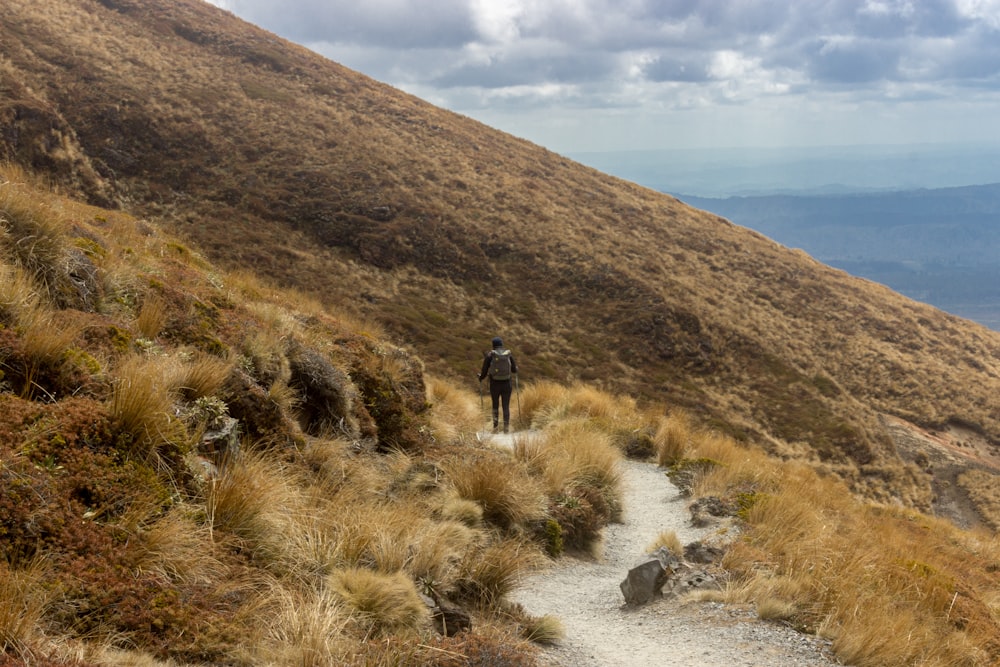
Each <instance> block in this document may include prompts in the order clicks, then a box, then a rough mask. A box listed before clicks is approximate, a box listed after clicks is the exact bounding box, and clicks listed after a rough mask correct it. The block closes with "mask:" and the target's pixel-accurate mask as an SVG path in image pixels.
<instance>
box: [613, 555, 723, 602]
mask: <svg viewBox="0 0 1000 667" xmlns="http://www.w3.org/2000/svg"><path fill="white" fill-rule="evenodd" d="M686 551H687V549H685V552H686ZM619 587H620V588H621V591H622V595H624V596H625V604H626V605H629V606H639V605H644V604H647V603H648V602H651V601H652V600H654V599H656V598H662V597H664V596H668V597H673V596H677V595H682V594H684V593H686V592H688V591H693V590H696V589H708V588H718V584H717V583H716V580H715V577H713V576H712V574H711V573H709V572H708V571H706V570H704V569H696V568H693V567H691V566H690V565H689V564H687V563H685V562H683V561H681V560H680V559H679V558H677V557H676V556H674V554H673V553H671V551H670V550H669V549H667V548H666V547H660V548H659V549H657V550H656V551H654V552H652V553H651V554H647V556H646V557H645V558H644V559H643V561H642V562H641V563H639V564H638V565H636V566H635V567H633V568H632V569H631V570H629V571H628V574H627V575H626V576H625V580H624V581H622V583H621V584H620V586H619Z"/></svg>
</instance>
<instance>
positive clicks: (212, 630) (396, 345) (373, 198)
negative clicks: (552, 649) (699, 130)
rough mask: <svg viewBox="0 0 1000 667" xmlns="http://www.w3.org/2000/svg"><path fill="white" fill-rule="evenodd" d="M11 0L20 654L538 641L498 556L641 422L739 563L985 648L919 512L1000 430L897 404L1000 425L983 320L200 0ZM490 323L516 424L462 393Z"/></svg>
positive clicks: (235, 658)
mask: <svg viewBox="0 0 1000 667" xmlns="http://www.w3.org/2000/svg"><path fill="white" fill-rule="evenodd" d="M4 11H5V20H4V21H3V22H0V158H4V159H7V160H9V161H10V163H9V164H7V165H5V166H4V168H3V170H2V174H0V488H2V490H3V493H2V495H0V547H2V550H3V552H4V556H5V558H3V559H0V647H2V648H3V655H4V658H5V663H4V664H8V663H9V664H14V665H16V664H32V665H49V664H52V665H90V664H108V665H112V664H150V665H157V664H190V663H220V662H222V663H226V664H248V665H249V664H261V662H262V661H263V662H265V663H268V664H298V663H301V664H314V665H325V664H359V665H361V664H363V665H373V666H375V665H383V664H385V665H388V664H394V665H441V666H446V665H447V666H449V667H450V666H451V665H461V664H469V663H472V664H497V665H520V664H531V663H532V655H533V651H534V649H533V648H532V644H531V643H529V642H527V641H525V640H524V638H525V637H528V638H531V639H533V640H534V641H535V642H541V643H544V642H546V641H551V640H552V639H553V638H555V637H556V636H558V627H557V624H555V623H554V622H553V621H552V620H551V619H531V618H525V617H524V615H523V613H522V612H520V611H519V610H518V609H516V608H511V607H510V606H509V605H508V604H507V603H506V602H505V599H504V596H505V594H506V593H507V592H508V591H509V590H510V587H511V586H512V585H514V583H515V582H516V581H517V578H518V576H519V574H520V573H522V572H523V571H524V570H525V569H526V568H530V567H532V566H533V565H534V564H535V563H537V562H538V559H540V558H545V557H557V556H558V555H559V554H560V553H562V552H563V551H564V550H573V551H580V552H586V551H587V550H588V549H589V548H590V547H591V546H593V544H594V543H595V540H597V539H599V530H600V527H601V526H602V525H604V523H606V522H607V521H611V520H614V518H615V517H616V516H617V514H618V512H619V511H620V502H621V501H620V494H619V492H618V488H617V485H618V467H617V462H618V460H619V457H620V456H621V455H625V456H632V457H638V458H650V459H652V460H656V461H657V462H658V463H659V464H660V465H661V466H663V467H665V468H667V469H669V470H670V473H671V475H672V477H673V478H674V479H675V481H676V482H677V483H679V484H680V485H682V486H683V487H684V488H686V489H689V490H690V492H691V493H692V494H694V495H696V496H713V497H716V498H718V499H719V502H720V504H721V506H723V507H726V508H729V511H730V512H731V514H732V515H733V525H732V527H731V528H730V531H731V532H730V533H728V534H726V535H720V538H728V539H731V540H732V542H731V544H730V545H729V548H728V551H727V554H726V556H725V558H724V560H723V563H722V565H723V566H724V567H725V569H726V572H728V573H729V586H728V588H727V589H726V591H725V596H726V599H728V600H731V601H736V602H748V601H749V602H752V603H754V604H755V605H756V607H757V611H758V614H760V615H761V616H762V617H765V618H771V619H779V620H782V621H785V622H789V623H793V624H795V626H796V627H799V628H801V629H803V630H804V631H809V632H819V633H822V634H825V635H828V636H830V637H832V638H833V639H834V642H835V648H836V650H837V652H838V655H840V656H841V657H842V658H843V659H844V660H845V661H846V662H850V663H853V664H859V665H910V664H934V665H979V664H982V665H986V664H994V663H996V662H997V661H1000V649H998V647H997V644H996V639H995V638H996V637H997V636H998V635H1000V633H998V628H997V627H996V622H997V621H996V619H997V617H998V613H1000V602H998V600H1000V590H998V581H997V574H996V573H997V572H998V571H1000V561H998V559H997V555H998V547H997V544H996V539H995V537H994V536H993V535H988V534H978V533H969V532H962V531H960V530H958V529H957V528H955V527H954V526H951V525H949V524H944V523H941V522H939V521H937V520H935V519H933V518H929V517H928V516H925V515H923V514H920V513H918V512H916V511H914V510H921V511H927V510H932V509H934V508H935V507H936V504H935V503H936V500H937V494H936V490H940V489H941V488H942V487H941V485H942V484H943V483H949V488H950V489H951V490H952V491H953V492H955V491H956V490H957V491H958V492H961V493H962V494H964V497H965V498H966V499H967V500H969V501H970V502H971V503H972V506H973V507H974V512H973V513H972V514H971V516H976V517H977V518H978V519H980V520H981V521H982V523H984V524H986V525H987V526H990V527H992V528H995V527H996V526H997V525H1000V503H998V502H997V500H996V493H995V491H994V490H993V489H994V487H995V486H996V470H995V469H994V467H993V466H990V465H981V464H979V463H977V465H976V466H975V467H974V468H970V470H969V472H968V473H967V474H965V475H955V480H954V481H957V483H955V484H951V482H952V481H953V480H952V479H950V478H949V479H936V478H935V475H937V474H939V473H938V467H936V466H933V465H928V464H927V460H926V459H925V458H924V457H922V456H921V454H920V452H919V451H916V452H912V451H910V450H906V451H904V450H903V449H902V448H900V447H899V443H898V442H894V441H893V439H892V437H894V436H893V435H892V433H890V431H888V430H887V429H886V428H885V427H884V425H883V422H882V421H881V420H880V414H882V413H886V414H891V415H894V416H895V417H897V418H901V419H904V420H908V421H909V422H912V423H913V424H919V425H921V426H923V427H926V428H928V429H930V430H931V431H937V432H940V433H945V432H946V429H947V427H949V426H951V427H960V428H961V430H962V431H963V432H967V433H971V434H973V435H974V436H975V437H976V438H978V439H979V440H981V442H982V443H983V447H984V448H985V449H987V450H992V449H995V447H996V444H997V443H998V442H1000V414H998V413H997V412H996V410H995V399H996V396H997V393H998V390H1000V370H998V368H1000V366H998V365H1000V338H998V335H997V334H996V333H993V332H989V331H986V330H984V329H982V328H980V327H977V326H975V325H972V324H970V323H966V322H963V321H960V320H958V319H956V318H952V317H949V316H946V315H944V314H942V313H940V312H937V311H935V310H933V309H931V308H929V307H925V306H922V305H920V304H916V303H913V302H911V301H908V300H906V299H904V298H902V297H900V296H898V295H896V294H893V293H891V292H889V291H888V290H885V289H883V288H881V287H880V286H877V285H874V284H870V283H866V282H864V281H858V280H853V279H850V278H848V277H846V276H845V275H843V274H841V273H839V272H836V271H833V270H831V269H829V268H827V267H823V266H820V265H818V264H817V263H815V262H813V261H812V260H810V259H809V258H808V257H805V256H803V255H802V254H801V253H796V252H793V251H789V250H787V249H785V248H781V247H779V246H777V245H776V244H774V243H771V242H770V241H768V240H767V239H764V238H762V237H760V236H758V235H756V234H753V233H751V232H748V231H747V230H743V229H739V228H736V227H734V226H732V225H730V224H728V223H726V222H725V221H722V220H719V219H717V218H714V217H712V216H709V215H707V214H704V213H701V212H698V211H694V210H691V209H689V208H687V207H685V206H683V205H682V204H680V203H679V202H676V201H675V200H673V199H672V198H670V197H666V196H663V195H660V194H657V193H653V192H650V191H646V190H643V189H641V188H638V187H636V186H633V185H631V184H628V183H623V182H621V181H618V180H616V179H613V178H610V177H607V176H604V175H602V174H599V173H596V172H594V171H592V170H589V169H586V168H584V167H582V166H580V165H576V164H573V163H571V162H570V161H568V160H565V159H563V158H561V157H560V156H557V155H554V154H552V153H550V152H548V151H545V150H544V149H541V148H539V147H536V146H531V145H529V144H527V143H525V142H521V141H518V140H515V139H513V138H511V137H509V136H506V135H503V134H502V133H498V132H494V131H492V130H489V129H488V128H485V127H483V126H481V125H479V124H477V123H475V122H472V121H470V120H469V119H466V118H462V117H458V116H455V115H454V114H450V113H448V112H444V111H442V110H440V109H435V108H433V107H430V106H429V105H426V104H424V103H422V102H420V101H419V100H416V99H415V98H412V97H409V96H407V95H404V94H402V93H399V92H398V91H395V90H392V89H390V88H388V87H385V86H381V85H379V84H377V83H375V82H373V81H371V80H369V79H367V78H365V77H363V76H361V75H358V74H357V73H354V72H350V71H348V70H346V69H344V68H341V67H339V66H338V65H336V64H334V63H330V62H327V61H324V60H322V59H320V58H318V57H316V56H315V55H314V54H311V53H309V52H307V51H305V50H304V49H301V48H299V47H295V46H292V45H289V44H287V43H285V42H283V41H281V40H279V39H277V38H275V37H274V36H273V35H269V34H267V33H264V32H262V31H259V30H257V29H255V28H253V27H252V26H248V25H246V24H244V23H242V22H240V21H238V20H237V19H235V17H232V16H231V15H228V14H225V13H224V12H220V11H218V10H217V9H215V8H213V7H210V6H209V5H207V4H206V3H201V2H197V1H194V0H171V1H169V2H160V3H148V2H140V1H139V0H101V2H91V0H68V1H67V0H59V1H56V0H41V1H38V0H9V1H8V2H7V3H6V4H5V9H4ZM14 165H23V166H26V167H29V168H30V169H31V171H30V172H29V171H26V170H24V169H22V168H20V167H17V166H14ZM35 173H38V174H43V175H44V176H45V178H46V179H49V180H51V182H52V183H53V185H54V187H56V188H58V189H59V190H60V191H61V192H63V193H72V194H75V195H79V196H81V197H83V198H86V199H87V200H88V201H90V202H91V203H92V204H100V205H102V206H106V207H108V208H100V209H99V208H90V207H88V206H84V205H82V204H79V203H76V202H74V201H72V200H70V199H65V198H62V197H57V196H53V195H52V194H50V193H49V192H48V190H47V188H46V186H45V184H44V183H42V180H41V179H40V178H38V177H36V176H34V174H35ZM113 209H117V210H113ZM123 210H128V211H131V212H132V213H133V214H139V215H140V216H145V217H146V219H136V218H134V217H130V216H129V215H126V214H125V213H123V212H121V211H123ZM149 220H153V221H155V222H150V221H149ZM165 229H166V230H169V231H172V232H174V233H176V234H177V237H172V236H169V235H168V234H167V233H165V231H164V230H165ZM178 237H183V238H184V239H186V240H184V241H180V240H178ZM237 238H238V239H241V241H240V242H239V243H234V242H233V240H234V239H237ZM195 243H196V244H197V247H198V248H199V249H200V250H201V251H202V252H205V253H207V254H208V256H209V257H211V258H212V260H213V262H209V260H208V259H206V258H205V257H203V256H202V255H201V254H199V252H198V251H195V250H193V249H192V248H193V247H194V246H193V244H195ZM220 267H222V268H220ZM272 281H273V283H272ZM275 285H282V286H284V287H282V288H279V287H276V286H275ZM501 326H503V331H501V333H503V335H504V336H505V338H507V339H508V340H509V341H516V348H515V351H516V353H517V354H518V355H519V363H520V364H521V367H522V378H524V379H525V380H527V379H531V380H532V381H531V382H525V384H524V386H523V387H522V391H521V392H520V396H519V398H520V405H519V410H518V412H519V418H520V424H519V425H520V426H521V427H523V428H526V427H529V426H530V427H532V428H534V429H537V430H540V431H541V432H542V434H543V435H542V437H540V438H538V439H530V440H529V439H521V440H520V441H519V442H518V444H517V447H516V448H515V450H514V451H513V452H500V451H496V450H494V449H491V448H489V447H485V446H483V445H482V444H480V443H479V442H478V441H477V440H476V439H475V437H474V433H475V430H476V428H477V426H478V425H479V424H481V423H482V421H483V414H482V413H481V412H480V410H479V400H478V397H476V396H474V395H472V394H470V393H469V386H470V385H471V382H469V381H468V378H470V377H471V374H472V372H474V371H476V370H478V363H479V359H480V356H479V355H480V354H481V350H480V349H479V348H480V347H481V346H483V345H484V344H485V342H486V341H488V340H489V338H490V337H491V336H492V335H494V334H495V333H497V332H498V331H500V327H501ZM401 343H402V344H403V345H405V347H400V344H401ZM414 351H416V352H417V354H414V353H413V352H414ZM425 363H426V364H427V368H425V367H424V364H425ZM426 371H431V372H429V373H427V372H426ZM457 378H464V379H465V380H464V381H463V382H459V380H457ZM626 396H635V397H637V398H636V399H631V398H626ZM647 404H651V405H658V404H669V406H670V409H669V411H668V412H665V411H664V410H662V409H654V408H648V409H647V408H646V407H641V406H645V405H647ZM758 448H759V449H758ZM955 451H957V452H958V453H959V454H963V452H962V450H961V447H959V448H958V449H956V450H955ZM764 452H767V454H765V453H764ZM903 454H905V455H906V458H904V457H903V456H902V455H903ZM769 456H775V457H776V458H769ZM871 501H875V502H876V503H878V504H877V505H870V504H867V503H869V502H871ZM904 508H908V509H904ZM650 540H651V541H652V540H657V543H658V544H664V545H668V546H670V547H671V548H676V547H677V545H676V544H675V543H674V541H673V540H671V538H670V536H669V535H665V536H659V537H657V536H650ZM419 594H423V595H426V596H430V597H431V598H433V599H435V600H437V601H438V602H439V603H444V604H453V605H455V606H457V607H459V608H460V609H462V610H464V611H465V612H467V613H469V614H470V615H471V616H472V619H473V630H472V631H471V632H463V633H461V634H458V635H454V636H439V635H438V634H437V633H436V632H435V630H433V629H432V628H433V627H437V622H436V621H435V620H433V619H432V620H428V612H427V610H426V609H425V608H422V607H420V606H419V605H417V604H416V602H415V600H417V599H422V598H419V597H415V596H419ZM886 619H891V626H889V625H888V621H887V620H886ZM374 638H377V641H372V640H373V639H374ZM415 640H416V641H415ZM477 660H478V661H479V662H478V663H476V661H477Z"/></svg>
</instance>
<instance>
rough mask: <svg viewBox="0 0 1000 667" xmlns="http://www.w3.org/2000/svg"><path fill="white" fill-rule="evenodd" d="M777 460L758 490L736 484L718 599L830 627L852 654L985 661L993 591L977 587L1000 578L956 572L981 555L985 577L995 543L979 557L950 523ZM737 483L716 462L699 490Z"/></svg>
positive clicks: (992, 627)
mask: <svg viewBox="0 0 1000 667" xmlns="http://www.w3.org/2000/svg"><path fill="white" fill-rule="evenodd" d="M775 465H776V466H777V467H779V468H780V470H779V471H778V472H777V473H776V474H771V475H765V476H763V477H764V478H766V480H767V485H766V488H765V489H763V490H762V489H761V487H758V488H757V489H756V490H754V491H752V492H748V493H744V495H743V498H742V507H743V510H742V511H741V516H743V517H744V518H745V519H746V522H747V528H746V532H745V534H744V536H743V539H741V540H739V541H737V542H735V543H734V544H733V545H732V546H731V547H730V549H729V551H728V553H727V554H726V556H725V558H724V559H723V563H722V564H723V566H724V567H725V568H726V569H727V570H729V571H730V572H731V573H733V575H734V576H735V579H734V580H733V582H732V583H731V585H730V587H729V588H727V590H726V594H725V597H726V599H728V600H729V601H735V602H753V603H754V604H755V605H756V606H757V610H758V614H759V615H760V616H761V617H762V618H771V619H780V620H785V621H788V622H792V623H793V624H796V625H801V626H804V627H807V628H810V629H811V630H812V631H813V632H820V633H822V634H824V635H826V636H828V637H831V638H832V639H833V641H834V650H835V652H836V654H837V656H838V657H839V658H841V659H843V660H845V661H846V662H848V663H849V664H859V665H875V664H878V665H910V664H949V665H958V664H980V663H981V661H982V660H983V659H984V656H985V653H984V652H983V650H982V648H981V647H983V646H984V642H987V643H988V641H987V637H989V636H991V633H993V632H995V631H996V621H995V611H994V610H993V609H992V608H990V607H989V603H988V599H992V600H995V599H996V598H995V597H983V598H982V599H980V598H981V596H984V595H986V596H988V595H990V594H992V595H995V591H998V590H1000V582H998V581H993V583H992V585H991V586H988V587H987V588H986V589H985V590H984V589H979V590H976V588H975V587H976V586H977V584H974V583H972V582H971V581H969V582H963V581H962V579H961V576H962V575H959V574H958V572H959V571H961V570H966V571H967V572H970V573H971V572H973V571H975V569H974V568H972V569H968V568H969V566H970V565H971V564H972V563H974V562H978V563H980V565H979V566H978V567H980V568H983V569H982V570H981V571H980V572H981V573H980V574H978V575H974V576H975V577H976V579H977V580H978V581H980V582H984V581H985V580H984V579H982V577H983V576H984V574H985V572H986V571H988V568H989V567H990V565H989V563H990V562H995V561H991V560H990V558H992V557H994V556H995V554H992V556H987V558H986V559H985V560H984V558H983V555H984V554H981V553H977V552H978V551H980V550H981V546H979V545H978V543H977V542H975V541H967V540H968V538H967V537H961V536H960V532H959V531H958V530H957V529H955V528H954V527H953V526H951V525H950V524H946V523H945V522H942V521H938V520H933V519H929V518H927V517H920V516H919V515H916V514H914V513H898V514H897V513H895V512H893V511H886V510H882V509H879V508H875V507H871V506H866V505H864V504H863V503H861V502H860V501H858V500H856V499H855V498H854V497H853V496H852V495H851V494H850V493H849V491H848V490H847V489H846V487H845V486H844V485H843V484H842V483H841V482H839V481H837V480H835V479H832V478H823V477H819V476H818V475H817V474H816V473H815V472H814V471H812V470H811V469H809V468H807V467H805V466H802V465H795V464H775ZM713 475H716V476H715V477H714V478H713V477H712V476H713ZM745 482H746V477H739V476H736V477H733V476H729V477H726V476H724V475H722V476H719V475H718V469H717V470H715V471H713V472H712V473H709V475H707V476H706V478H705V479H703V480H702V481H701V486H700V491H701V492H702V493H707V492H709V491H710V489H709V487H714V491H715V492H719V491H721V490H722V485H735V487H731V488H734V489H747V488H752V487H748V486H747V485H746V483H745ZM960 563H963V565H961V566H960V565H959V564H960ZM966 576H970V575H966ZM988 578H989V577H987V579H988ZM977 647H979V648H977Z"/></svg>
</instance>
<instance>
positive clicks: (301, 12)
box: [229, 0, 476, 49]
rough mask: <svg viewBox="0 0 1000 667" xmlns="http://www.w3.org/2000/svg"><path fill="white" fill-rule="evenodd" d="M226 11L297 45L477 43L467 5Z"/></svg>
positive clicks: (323, 0) (385, 0) (318, 4)
mask: <svg viewBox="0 0 1000 667" xmlns="http://www.w3.org/2000/svg"><path fill="white" fill-rule="evenodd" d="M229 5H230V7H231V9H232V11H233V12H234V13H235V14H238V15H240V16H242V17H243V18H245V19H247V20H248V21H251V22H253V23H256V24H258V25H261V26H264V27H267V28H268V29H269V30H272V31H274V32H276V33H278V34H280V35H282V36H283V37H287V38H288V39H291V40H293V41H296V42H299V43H309V42H329V43H338V42H339V43H345V44H358V45H365V46H380V45H381V46H388V47H392V48H395V49H407V48H441V47H452V48H456V47H461V46H462V45H463V44H466V43H468V42H469V41H471V40H474V39H475V38H476V31H475V28H474V25H473V21H472V14H471V12H470V10H469V7H468V2H467V1H466V0H435V1H434V2H433V3H431V2H427V3H424V2H419V3H417V2H407V1H405V0H334V1H330V0H296V1H295V2H294V3H292V2H288V1H286V2H275V1H274V0H230V1H229Z"/></svg>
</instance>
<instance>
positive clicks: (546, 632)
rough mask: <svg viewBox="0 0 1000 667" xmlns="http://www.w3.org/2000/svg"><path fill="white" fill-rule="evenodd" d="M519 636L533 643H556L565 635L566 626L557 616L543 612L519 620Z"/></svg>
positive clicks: (543, 644) (544, 644) (546, 644)
mask: <svg viewBox="0 0 1000 667" xmlns="http://www.w3.org/2000/svg"><path fill="white" fill-rule="evenodd" d="M521 625H522V627H523V629H522V631H521V636H522V637H524V638H525V639H527V640H528V641H530V642H534V643H535V644H541V645H542V646H550V645H553V644H558V643H559V642H560V641H561V640H562V639H563V638H564V637H565V636H566V627H565V626H564V625H563V622H562V621H561V620H560V619H559V617H558V616H553V615H551V614H545V615H544V616H537V617H531V618H527V619H525V620H523V621H521Z"/></svg>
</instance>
